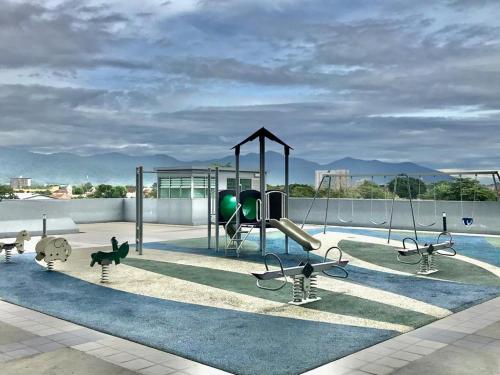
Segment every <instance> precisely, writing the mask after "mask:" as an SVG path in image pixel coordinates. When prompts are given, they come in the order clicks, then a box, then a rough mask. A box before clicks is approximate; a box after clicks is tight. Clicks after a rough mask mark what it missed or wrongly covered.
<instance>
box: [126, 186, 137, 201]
mask: <svg viewBox="0 0 500 375" xmlns="http://www.w3.org/2000/svg"><path fill="white" fill-rule="evenodd" d="M125 189H127V195H126V197H127V198H135V196H136V195H135V186H130V185H127V186H125Z"/></svg>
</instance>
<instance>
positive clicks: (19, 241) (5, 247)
mask: <svg viewBox="0 0 500 375" xmlns="http://www.w3.org/2000/svg"><path fill="white" fill-rule="evenodd" d="M30 240H31V235H30V233H29V232H28V231H27V230H22V231H20V232H19V233H18V234H17V236H16V240H15V241H14V242H12V243H2V242H0V253H1V252H2V251H5V263H11V262H12V250H13V249H14V248H15V249H16V250H17V252H18V254H22V253H24V242H25V241H30Z"/></svg>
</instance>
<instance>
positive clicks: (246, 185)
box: [227, 178, 252, 190]
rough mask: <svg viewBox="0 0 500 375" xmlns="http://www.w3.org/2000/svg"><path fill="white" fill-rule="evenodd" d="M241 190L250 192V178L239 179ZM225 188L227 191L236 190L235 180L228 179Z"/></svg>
mask: <svg viewBox="0 0 500 375" xmlns="http://www.w3.org/2000/svg"><path fill="white" fill-rule="evenodd" d="M240 185H241V190H250V189H252V179H250V178H240ZM227 188H228V189H236V179H235V178H228V179H227Z"/></svg>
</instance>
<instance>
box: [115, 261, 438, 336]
mask: <svg viewBox="0 0 500 375" xmlns="http://www.w3.org/2000/svg"><path fill="white" fill-rule="evenodd" d="M123 262H124V263H125V264H128V265H129V266H133V267H137V268H141V269H144V270H147V271H151V272H155V273H158V274H161V275H166V276H171V277H175V278H178V279H182V280H186V281H191V282H195V283H198V284H202V285H207V286H211V287H215V288H219V289H223V290H227V291H232V292H237V293H241V294H244V295H248V296H253V297H260V298H264V299H268V300H271V301H276V302H283V303H286V302H288V301H290V299H291V293H292V292H291V285H287V286H286V287H285V288H283V289H281V290H279V291H276V292H271V291H265V290H262V289H259V288H257V286H256V285H255V280H256V279H255V278H254V277H253V276H252V275H245V274H241V273H236V272H230V271H220V270H214V269H210V268H205V267H195V266H188V265H182V264H176V263H167V262H158V261H151V260H142V259H132V258H127V259H124V260H123ZM274 282H276V281H274ZM272 283H273V282H272V281H271V282H269V283H268V284H266V285H273V286H274V285H277V284H272ZM319 284H320V286H321V279H320V280H319ZM318 295H319V296H320V297H321V298H322V300H320V301H317V302H313V303H311V304H308V305H305V306H304V308H309V309H313V310H320V311H326V312H332V313H337V314H343V315H349V316H355V317H361V318H366V319H375V320H378V321H383V322H390V323H396V324H404V325H408V326H411V327H418V326H421V325H424V324H428V323H429V322H431V321H432V320H434V318H433V317H431V316H428V315H425V314H422V313H418V312H414V311H410V310H406V309H402V308H398V307H394V306H390V305H385V304H383V303H379V302H374V301H369V300H366V299H363V298H359V297H355V296H350V295H345V294H341V293H333V292H330V291H327V290H323V289H320V290H319V291H318Z"/></svg>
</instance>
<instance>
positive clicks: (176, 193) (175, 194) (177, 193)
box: [170, 188, 181, 198]
mask: <svg viewBox="0 0 500 375" xmlns="http://www.w3.org/2000/svg"><path fill="white" fill-rule="evenodd" d="M180 197H181V190H180V189H179V188H171V189H170V198H180Z"/></svg>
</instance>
